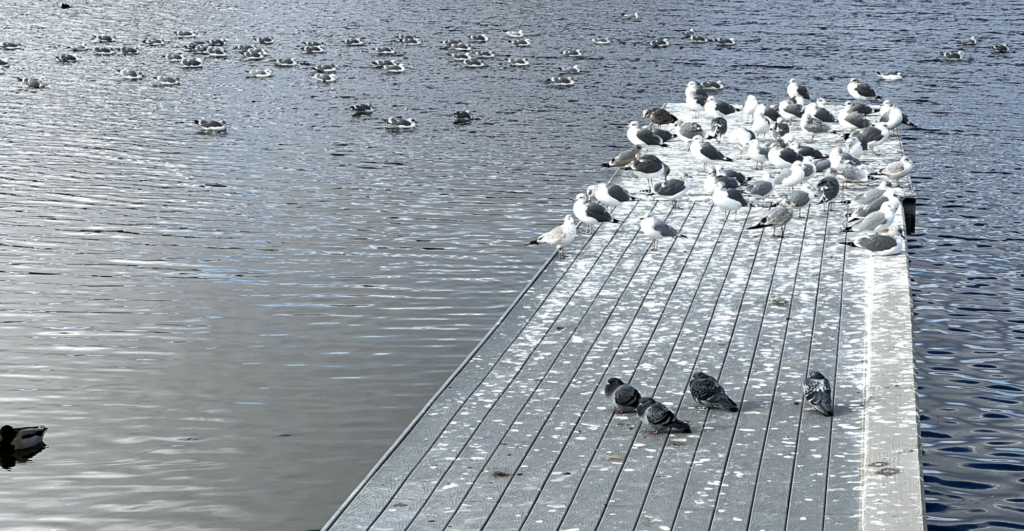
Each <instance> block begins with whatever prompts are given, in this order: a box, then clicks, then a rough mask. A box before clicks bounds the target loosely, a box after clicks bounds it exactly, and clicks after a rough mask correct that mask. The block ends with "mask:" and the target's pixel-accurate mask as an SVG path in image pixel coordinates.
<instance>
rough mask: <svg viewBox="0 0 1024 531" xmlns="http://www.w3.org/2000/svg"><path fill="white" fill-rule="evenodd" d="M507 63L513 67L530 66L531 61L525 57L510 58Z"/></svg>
mask: <svg viewBox="0 0 1024 531" xmlns="http://www.w3.org/2000/svg"><path fill="white" fill-rule="evenodd" d="M506 61H508V64H510V65H512V66H530V60H529V59H527V58H525V57H520V58H516V57H509V58H508V59H506Z"/></svg>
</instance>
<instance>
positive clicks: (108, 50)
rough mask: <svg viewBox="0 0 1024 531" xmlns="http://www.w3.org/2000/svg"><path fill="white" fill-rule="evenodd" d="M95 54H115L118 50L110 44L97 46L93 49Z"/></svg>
mask: <svg viewBox="0 0 1024 531" xmlns="http://www.w3.org/2000/svg"><path fill="white" fill-rule="evenodd" d="M92 53H93V55H114V54H115V53H117V50H116V49H114V48H110V47H108V46H97V47H95V48H93V49H92Z"/></svg>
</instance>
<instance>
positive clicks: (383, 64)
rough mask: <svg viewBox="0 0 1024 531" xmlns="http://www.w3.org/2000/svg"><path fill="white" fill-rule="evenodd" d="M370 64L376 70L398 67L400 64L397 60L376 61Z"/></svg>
mask: <svg viewBox="0 0 1024 531" xmlns="http://www.w3.org/2000/svg"><path fill="white" fill-rule="evenodd" d="M370 64H372V65H373V66H375V67H377V68H380V69H384V68H385V67H388V66H395V65H399V64H401V63H399V62H398V60H397V59H378V60H376V61H370Z"/></svg>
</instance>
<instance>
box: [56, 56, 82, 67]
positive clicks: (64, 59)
mask: <svg viewBox="0 0 1024 531" xmlns="http://www.w3.org/2000/svg"><path fill="white" fill-rule="evenodd" d="M57 62H58V63H60V64H62V65H66V64H70V63H77V62H78V56H77V55H75V54H73V53H62V54H60V55H58V56H57Z"/></svg>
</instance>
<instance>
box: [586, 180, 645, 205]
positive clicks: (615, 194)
mask: <svg viewBox="0 0 1024 531" xmlns="http://www.w3.org/2000/svg"><path fill="white" fill-rule="evenodd" d="M587 198H589V199H597V201H598V202H599V203H601V204H602V205H605V206H608V207H617V206H619V205H621V204H622V203H627V202H629V201H636V198H635V197H633V196H632V195H630V193H629V192H628V191H626V189H625V188H623V187H621V186H619V185H617V184H612V185H609V184H606V183H598V184H593V185H590V186H588V187H587Z"/></svg>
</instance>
